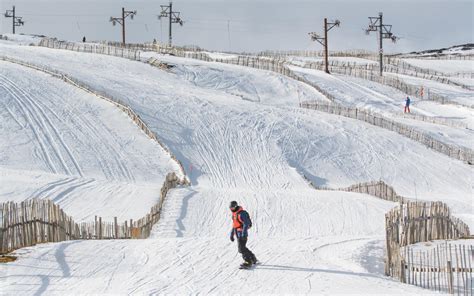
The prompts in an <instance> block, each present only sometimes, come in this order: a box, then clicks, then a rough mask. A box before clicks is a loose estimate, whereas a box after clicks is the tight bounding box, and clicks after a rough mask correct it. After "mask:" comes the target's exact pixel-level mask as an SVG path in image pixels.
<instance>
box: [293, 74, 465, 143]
mask: <svg viewBox="0 0 474 296" xmlns="http://www.w3.org/2000/svg"><path fill="white" fill-rule="evenodd" d="M292 69H293V70H294V71H296V72H297V73H299V74H300V75H302V76H304V77H305V78H306V79H308V80H309V81H311V82H313V83H316V84H317V85H318V86H319V87H321V88H322V89H324V90H326V91H328V92H329V93H330V94H332V95H333V96H334V97H335V99H336V101H337V102H338V103H340V104H342V105H344V106H350V107H357V108H363V109H368V110H372V111H376V112H377V113H381V114H384V115H385V116H390V117H392V118H393V119H395V120H396V121H399V122H402V123H405V124H408V125H410V126H412V127H414V128H417V129H418V130H420V131H423V132H425V133H427V134H429V135H431V136H432V137H433V138H435V139H438V140H440V141H442V142H444V143H448V144H454V145H458V146H464V147H466V148H470V149H473V148H474V143H473V142H472V139H473V138H474V131H473V130H472V127H473V124H474V122H473V116H474V111H473V109H471V108H467V107H462V106H449V105H442V104H439V103H436V102H427V101H417V99H416V98H412V101H413V104H412V106H411V109H412V112H413V113H414V114H420V115H424V116H430V117H434V118H441V119H445V120H447V121H453V122H455V123H456V122H459V123H462V125H464V124H465V125H466V126H468V127H470V128H469V129H466V128H458V127H457V125H454V126H446V125H440V124H433V123H429V122H422V121H418V120H413V119H408V118H401V116H402V115H403V106H404V99H405V98H406V96H407V95H406V94H404V93H402V92H400V91H398V90H396V89H394V88H391V87H389V86H385V85H381V84H379V83H375V82H372V81H367V80H363V79H358V78H354V77H348V76H344V75H328V74H326V73H324V72H323V71H318V70H313V69H305V68H300V67H294V66H293V67H292ZM386 75H389V73H388V74H386ZM407 77H408V76H407ZM434 84H435V85H436V86H438V87H440V83H434ZM443 87H444V85H443ZM446 87H452V86H447V85H446ZM457 90H458V91H460V92H462V93H463V94H464V95H466V96H467V95H468V94H469V93H470V94H471V95H472V93H473V92H472V91H468V90H460V89H457ZM466 99H467V98H466Z"/></svg>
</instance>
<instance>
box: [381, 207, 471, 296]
mask: <svg viewBox="0 0 474 296" xmlns="http://www.w3.org/2000/svg"><path fill="white" fill-rule="evenodd" d="M385 230H386V254H385V274H386V275H388V276H391V277H394V278H397V279H399V280H400V281H401V282H403V283H409V284H413V285H417V286H420V287H423V288H428V289H433V290H436V291H445V292H448V293H451V294H453V293H457V294H458V295H472V293H473V290H472V288H473V287H472V263H471V261H472V256H473V253H472V252H473V247H472V245H470V246H464V245H454V246H453V247H451V244H449V248H444V249H443V247H442V246H436V248H431V249H424V250H419V251H417V250H416V249H415V247H414V246H412V245H413V244H416V243H420V242H429V241H433V240H449V239H459V238H468V237H469V235H470V232H469V227H468V226H467V225H466V224H465V223H464V222H462V221H461V220H460V219H457V218H455V217H452V216H451V212H450V209H449V207H448V206H447V205H446V204H445V203H442V202H406V203H402V204H400V206H398V207H396V208H394V209H392V210H391V211H390V212H388V213H387V214H386V215H385ZM471 238H472V237H471ZM445 244H447V243H446V242H445ZM454 258H455V261H453V260H454ZM453 275H455V276H456V277H457V280H458V282H457V284H456V283H455V282H454V278H453ZM443 280H444V282H443Z"/></svg>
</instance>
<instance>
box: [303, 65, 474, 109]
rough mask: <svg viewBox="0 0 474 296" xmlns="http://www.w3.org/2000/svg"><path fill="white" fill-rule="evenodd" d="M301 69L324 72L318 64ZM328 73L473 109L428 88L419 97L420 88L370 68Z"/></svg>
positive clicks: (342, 69) (342, 68) (345, 69)
mask: <svg viewBox="0 0 474 296" xmlns="http://www.w3.org/2000/svg"><path fill="white" fill-rule="evenodd" d="M303 67H304V68H308V69H315V70H324V65H323V64H320V63H305V64H304V65H303ZM330 72H332V73H336V74H342V75H348V76H353V77H357V78H361V79H365V80H370V81H373V82H377V83H380V84H385V85H388V86H391V87H393V88H396V89H398V90H400V91H402V92H404V93H406V94H407V95H410V96H415V97H418V98H420V99H422V100H423V99H424V100H429V101H435V102H438V103H441V104H452V105H459V106H464V107H468V108H474V105H473V104H471V105H467V104H463V103H459V102H456V101H453V100H450V99H449V98H447V97H445V96H443V95H440V94H437V93H435V92H433V91H432V90H431V89H430V88H428V87H423V89H424V94H423V95H421V89H422V87H421V86H418V85H413V84H409V83H406V82H404V81H402V80H401V79H399V78H397V77H390V76H380V75H379V74H378V72H377V71H372V70H370V68H369V69H366V68H365V67H357V68H354V67H337V66H334V67H331V68H330ZM389 72H390V71H389ZM425 78H426V77H425ZM440 79H441V78H440ZM443 79H444V80H448V79H447V78H443ZM449 81H450V80H449ZM438 82H440V81H438ZM450 84H456V83H454V82H453V83H450ZM464 88H466V89H469V90H470V89H472V87H471V86H465V87H464Z"/></svg>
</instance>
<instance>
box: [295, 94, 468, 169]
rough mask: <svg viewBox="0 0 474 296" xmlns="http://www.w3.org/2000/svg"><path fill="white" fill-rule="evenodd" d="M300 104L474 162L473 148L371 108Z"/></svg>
mask: <svg viewBox="0 0 474 296" xmlns="http://www.w3.org/2000/svg"><path fill="white" fill-rule="evenodd" d="M300 106H301V107H303V108H308V109H313V110H318V111H323V112H326V113H330V114H337V115H341V116H344V117H349V118H353V119H358V120H361V121H364V122H367V123H369V124H372V125H375V126H378V127H382V128H385V129H388V130H391V131H394V132H396V133H398V134H401V135H403V136H405V137H408V138H410V139H412V140H415V141H417V142H419V143H421V144H423V145H425V146H427V147H429V148H431V149H433V150H435V151H438V152H440V153H443V154H445V155H448V156H449V157H452V158H454V159H458V160H462V161H465V162H467V163H470V164H472V163H474V159H473V156H474V152H473V150H472V149H469V148H467V147H458V146H455V145H452V144H446V143H443V142H441V141H438V140H436V139H434V138H433V137H431V136H430V135H428V134H425V133H423V132H421V131H419V130H416V129H414V128H412V127H410V126H408V125H406V124H403V123H400V122H397V121H394V120H392V119H389V118H386V117H384V116H383V115H381V114H377V113H372V112H370V111H369V110H365V109H358V108H352V107H345V106H341V105H338V104H326V103H320V102H317V101H314V102H302V103H301V104H300Z"/></svg>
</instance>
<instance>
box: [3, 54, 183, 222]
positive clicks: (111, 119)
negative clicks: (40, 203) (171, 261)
mask: <svg viewBox="0 0 474 296" xmlns="http://www.w3.org/2000/svg"><path fill="white" fill-rule="evenodd" d="M0 64H1V66H2V68H1V71H0V94H1V98H2V99H1V100H0V106H2V107H3V109H2V110H4V112H0V118H1V119H2V125H1V126H0V139H2V141H1V144H0V148H1V152H0V170H1V171H2V172H3V171H4V172H5V173H8V174H10V176H8V178H3V180H5V182H1V183H2V186H1V187H2V188H1V190H0V199H2V200H6V199H7V200H15V201H16V200H24V199H26V198H35V197H38V198H50V199H52V200H53V201H55V202H57V203H58V204H59V205H61V206H62V207H63V208H65V209H66V211H67V213H68V214H73V216H74V217H75V218H76V219H77V220H81V219H83V218H86V217H90V216H91V213H96V214H97V213H98V214H99V215H100V216H103V217H110V216H111V217H113V216H119V217H122V215H124V214H125V217H124V219H129V218H131V217H135V218H137V217H141V216H143V215H144V214H145V213H146V212H147V211H148V210H149V207H150V206H151V205H153V204H154V203H155V202H156V201H157V199H158V198H159V188H160V187H161V185H162V182H163V180H164V177H165V176H166V174H167V173H168V172H171V171H177V170H178V167H177V165H176V164H175V163H174V162H173V161H172V160H171V159H170V158H169V156H168V154H167V153H166V152H165V151H163V149H162V148H161V147H160V146H159V145H158V144H156V143H154V142H152V141H151V140H150V139H148V137H147V136H146V135H144V134H143V133H142V132H141V131H140V130H139V129H138V128H137V127H136V126H134V124H133V123H131V120H130V119H128V117H126V116H125V115H124V114H123V113H121V111H119V110H118V109H117V108H116V107H114V106H113V105H111V104H109V103H107V102H104V101H101V100H100V99H98V98H95V97H93V96H91V95H89V94H87V93H85V92H83V91H81V90H77V89H75V88H74V87H71V86H69V85H67V84H65V83H64V82H61V81H60V80H58V79H56V78H52V77H50V76H49V75H45V74H43V73H40V72H38V71H35V70H31V69H28V68H25V67H22V66H18V65H15V64H10V63H7V62H0ZM9 170H17V171H9ZM25 170H26V171H31V172H40V171H43V172H45V173H51V175H50V174H47V175H48V177H47V178H46V179H47V180H40V181H39V182H38V178H37V177H36V176H30V175H29V174H25V175H24V178H23V180H24V181H26V180H30V181H31V183H30V185H29V186H28V185H27V182H24V181H20V178H19V176H20V175H21V174H23V172H24V171H25ZM0 173H1V172H0ZM34 174H35V173H34ZM65 176H67V177H65ZM30 177H31V178H30ZM6 180H8V181H6ZM18 181H20V182H18ZM106 181H110V182H109V183H108V184H107V182H106ZM25 185H26V187H25ZM15 192H16V193H15ZM131 193H135V194H138V195H139V196H141V197H142V199H143V201H146V202H145V203H144V204H143V206H142V207H138V208H137V209H134V210H132V211H130V212H131V214H130V215H128V214H126V210H127V209H129V207H130V204H133V199H130V198H128V196H129V195H130V194H131ZM97 194H100V195H99V196H97ZM94 195H95V198H96V201H97V203H96V204H95V205H96V206H97V205H102V206H103V207H94V203H92V204H90V205H84V206H82V207H78V204H79V203H80V201H81V200H89V199H90V198H92V197H93V196H94ZM114 195H115V196H114ZM124 198H126V199H124ZM107 199H108V200H110V202H111V203H113V204H114V205H115V210H114V208H113V207H110V206H107V204H103V202H105V201H106V200H107ZM120 199H122V200H121V201H120ZM117 201H118V202H117ZM69 206H71V207H75V208H76V209H72V211H71V208H70V207H69ZM121 206H122V207H123V208H122V209H121V208H120V207H121ZM114 211H116V212H115V213H116V214H115V215H114V213H113V212H114ZM137 213H140V215H137ZM75 214H77V215H75Z"/></svg>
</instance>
